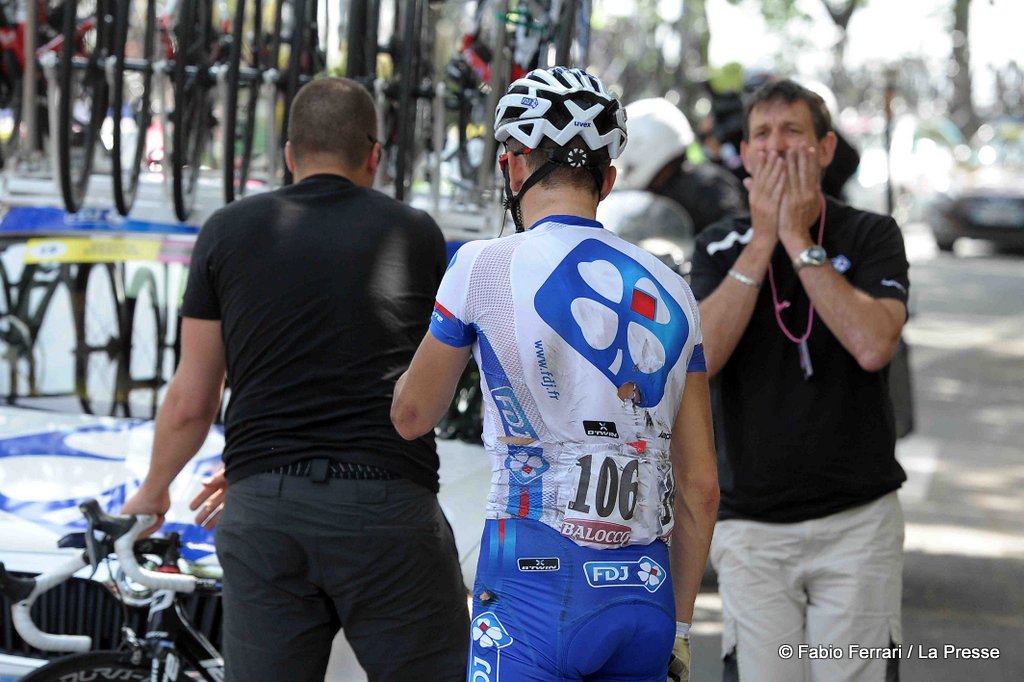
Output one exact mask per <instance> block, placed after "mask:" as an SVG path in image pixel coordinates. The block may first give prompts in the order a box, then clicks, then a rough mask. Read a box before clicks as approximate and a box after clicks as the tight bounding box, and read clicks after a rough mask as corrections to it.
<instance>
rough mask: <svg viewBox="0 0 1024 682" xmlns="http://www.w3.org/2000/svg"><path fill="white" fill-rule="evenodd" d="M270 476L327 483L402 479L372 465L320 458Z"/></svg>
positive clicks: (273, 471)
mask: <svg viewBox="0 0 1024 682" xmlns="http://www.w3.org/2000/svg"><path fill="white" fill-rule="evenodd" d="M266 473H268V474H284V475H285V476H304V477H307V478H310V479H312V480H314V481H326V480H327V479H329V478H347V479H354V480H358V481H393V480H395V479H396V478H401V476H399V475H398V474H396V473H393V472H390V471H388V470H387V469H382V468H380V467H378V466H374V465H372V464H355V463H353V462H339V461H338V460H335V459H327V458H326V457H320V458H317V459H302V460H299V461H298V462H291V463H290V464H282V465H281V466H276V467H273V468H270V469H267V470H266Z"/></svg>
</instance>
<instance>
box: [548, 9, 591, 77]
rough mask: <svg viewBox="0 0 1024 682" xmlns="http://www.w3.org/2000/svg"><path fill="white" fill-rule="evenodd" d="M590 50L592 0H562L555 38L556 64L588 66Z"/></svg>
mask: <svg viewBox="0 0 1024 682" xmlns="http://www.w3.org/2000/svg"><path fill="white" fill-rule="evenodd" d="M589 50H590V0H562V6H561V9H560V12H559V17H558V30H557V36H556V39H555V66H578V67H580V68H586V66H587V57H588V56H589V55H588V52H589Z"/></svg>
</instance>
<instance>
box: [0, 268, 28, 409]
mask: <svg viewBox="0 0 1024 682" xmlns="http://www.w3.org/2000/svg"><path fill="white" fill-rule="evenodd" d="M31 339H32V333H31V332H30V331H29V328H28V325H26V324H25V323H24V322H22V320H21V319H20V318H19V317H18V316H17V315H15V314H14V311H13V310H11V287H10V282H9V281H8V279H7V268H5V267H4V266H3V263H2V262H0V363H3V365H2V370H0V397H2V398H3V400H4V401H5V402H6V403H7V404H9V405H14V404H15V403H16V402H17V401H18V394H19V389H20V387H21V386H22V385H23V380H22V376H23V374H24V372H23V369H22V358H27V359H28V360H29V361H31V358H32V356H31V353H30V352H29V351H30V349H31V346H32V344H31Z"/></svg>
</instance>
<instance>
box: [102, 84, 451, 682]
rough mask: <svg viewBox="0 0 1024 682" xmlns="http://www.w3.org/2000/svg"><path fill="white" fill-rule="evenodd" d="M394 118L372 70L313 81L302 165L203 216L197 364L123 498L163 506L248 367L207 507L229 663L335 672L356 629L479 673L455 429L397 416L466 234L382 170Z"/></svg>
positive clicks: (192, 321)
mask: <svg viewBox="0 0 1024 682" xmlns="http://www.w3.org/2000/svg"><path fill="white" fill-rule="evenodd" d="M375 134H376V113H375V111H374V105H373V100H372V99H371V98H370V96H369V94H368V93H367V92H366V91H365V89H363V88H362V87H361V86H360V85H358V84H357V83H355V82H354V81H351V80H347V79H340V78H325V79H319V80H316V81H314V82H312V83H310V84H308V85H306V86H305V87H303V88H302V89H301V90H300V91H299V93H298V95H297V97H296V98H295V101H294V103H293V105H292V110H291V118H290V123H289V130H288V140H289V141H288V144H287V145H286V147H285V155H286V160H287V162H288V166H289V169H291V170H292V172H293V173H294V177H295V181H296V182H295V184H294V185H291V186H288V187H284V188H281V189H279V190H276V191H273V192H268V193H265V194H259V195H255V196H252V197H249V198H246V199H244V200H242V201H238V202H236V203H233V204H231V205H229V206H226V207H224V208H222V209H220V210H218V211H217V212H216V213H214V214H213V215H212V216H211V217H210V219H209V220H208V221H207V223H206V224H205V225H204V226H203V229H202V230H201V231H200V234H199V237H198V239H197V241H196V245H195V249H194V251H193V254H192V263H191V268H190V271H189V278H188V285H187V287H186V291H185V297H184V302H183V305H182V314H183V317H184V320H183V323H182V332H181V338H182V353H181V363H180V365H179V367H178V370H177V373H176V374H175V376H174V379H173V380H172V382H171V384H170V386H169V388H168V391H167V395H166V397H165V399H164V402H163V405H162V406H161V408H160V411H159V413H158V414H157V420H156V434H155V439H154V444H153V455H152V463H151V467H150V471H149V473H148V474H147V476H146V479H145V480H144V481H143V483H142V486H141V487H140V489H139V490H138V492H136V493H135V495H133V496H132V497H131V498H130V499H129V500H128V501H127V502H126V503H125V505H124V507H123V509H122V511H123V512H124V513H148V514H156V515H157V516H158V518H159V519H160V520H161V521H162V519H163V514H164V513H165V512H166V511H167V508H168V506H169V505H170V497H169V494H168V486H169V485H170V483H171V481H172V480H173V479H174V477H175V476H176V475H177V474H178V472H179V471H181V469H182V468H183V467H184V465H185V464H186V463H187V462H188V461H189V459H191V458H192V456H193V455H194V454H195V452H196V450H197V448H198V447H199V445H200V444H201V443H202V442H203V439H204V438H205V436H206V433H207V431H208V429H209V427H210V424H211V423H212V421H213V419H214V417H215V415H216V414H217V410H218V406H219V404H220V401H221V393H222V387H223V385H224V381H225V377H227V379H228V381H229V382H230V386H231V399H230V403H229V405H228V410H227V415H226V419H225V438H226V445H225V450H224V463H225V467H226V468H225V472H224V474H223V475H222V476H220V477H218V478H217V479H216V480H214V481H212V482H211V483H210V484H208V485H207V487H206V488H205V489H204V491H203V492H201V493H200V494H199V495H198V496H197V497H196V499H195V500H194V501H193V508H196V507H197V506H201V511H200V515H199V520H200V521H201V522H203V523H204V525H207V526H212V525H213V524H214V523H216V524H217V540H216V545H217V556H218V558H219V560H220V562H221V565H222V567H223V569H224V626H223V651H224V658H225V671H226V674H227V679H228V680H245V681H247V682H248V681H251V680H268V681H269V680H275V681H276V680H289V681H291V680H323V678H324V673H325V671H326V669H327V662H328V657H329V654H330V650H331V642H332V640H333V639H334V636H335V635H336V634H337V631H338V629H339V628H344V630H345V634H346V636H347V638H348V641H349V643H350V644H351V645H352V648H353V649H354V651H355V653H356V655H357V657H358V659H359V662H360V664H361V665H362V666H363V667H364V668H365V669H366V671H367V673H368V676H369V679H371V680H396V681H397V680H402V681H404V680H413V679H430V680H462V679H464V676H465V666H466V657H467V651H468V647H467V641H468V639H469V638H468V634H469V618H468V613H467V609H466V601H465V594H466V593H465V586H464V584H463V581H462V575H461V571H460V569H459V562H458V556H457V552H456V549H455V543H454V539H453V537H452V533H451V529H450V527H449V526H448V523H447V521H446V520H445V518H444V515H443V514H442V512H441V510H440V507H439V506H438V503H437V496H436V493H437V490H438V476H437V469H438V458H437V453H436V450H435V446H434V440H433V434H427V435H425V436H423V437H421V438H418V439H415V440H412V441H406V440H404V439H403V438H401V437H400V436H399V435H398V434H397V433H396V432H395V429H394V427H393V426H392V425H391V420H390V407H391V398H392V393H393V391H394V385H395V381H396V380H397V379H398V377H399V375H400V374H401V373H402V372H403V371H404V370H405V368H406V367H407V366H408V364H409V361H410V360H411V358H412V355H413V353H414V351H415V349H416V346H417V344H418V342H419V340H420V338H422V337H423V335H424V334H425V332H426V327H427V322H428V320H429V318H430V312H431V310H432V307H433V300H434V295H435V293H436V291H437V286H438V284H439V283H440V281H441V277H442V276H443V274H444V270H445V264H446V257H445V256H446V253H445V243H444V238H443V236H442V235H441V231H440V230H439V229H438V227H437V225H436V224H435V223H434V221H433V220H432V219H431V218H430V217H429V216H428V215H426V214H425V213H423V212H421V211H417V210H414V209H412V208H410V207H408V206H406V205H404V204H401V203H399V202H397V201H395V200H393V199H391V198H389V197H386V196H385V195H383V194H381V193H379V192H376V191H374V190H372V189H370V188H371V186H372V183H373V177H374V174H375V172H376V170H377V165H378V162H379V160H380V145H379V143H378V142H377V141H376V139H375ZM228 484H230V485H228ZM222 500H223V501H224V504H223V512H222V513H219V512H220V509H221V504H220V503H221V501H222ZM218 513H219V516H218Z"/></svg>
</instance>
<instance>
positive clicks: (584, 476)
mask: <svg viewBox="0 0 1024 682" xmlns="http://www.w3.org/2000/svg"><path fill="white" fill-rule="evenodd" d="M616 459H618V458H616V457H615V456H613V455H606V456H604V457H603V458H601V460H600V462H601V463H600V464H599V465H597V466H595V464H594V456H593V455H584V456H583V457H580V458H579V459H578V460H577V461H576V466H578V467H579V468H580V472H579V479H578V482H577V484H576V497H575V499H573V500H572V501H571V502H569V509H572V510H573V511H576V512H579V513H580V514H586V515H588V516H592V511H591V510H593V513H596V514H597V516H598V517H600V518H602V519H606V518H608V517H609V516H612V515H613V514H615V512H618V518H621V519H622V520H623V521H629V520H630V519H632V518H633V512H634V511H635V510H636V502H637V495H638V493H639V491H640V476H639V471H640V460H638V459H628V458H622V459H626V460H627V461H626V462H625V464H623V465H622V467H621V469H620V467H619V463H618V462H617V461H616ZM595 469H596V470H597V481H596V484H594V485H591V483H592V481H593V480H594V470H595Z"/></svg>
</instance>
